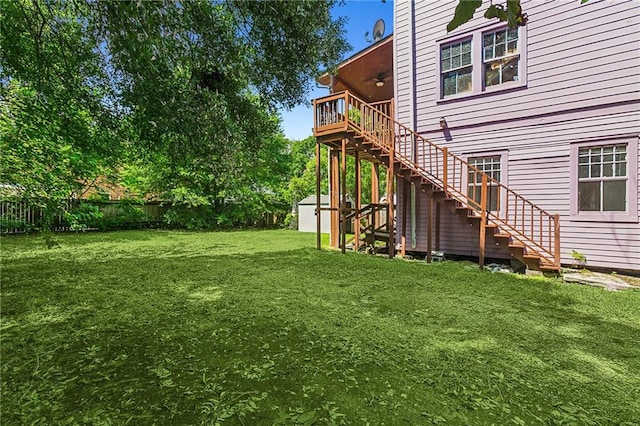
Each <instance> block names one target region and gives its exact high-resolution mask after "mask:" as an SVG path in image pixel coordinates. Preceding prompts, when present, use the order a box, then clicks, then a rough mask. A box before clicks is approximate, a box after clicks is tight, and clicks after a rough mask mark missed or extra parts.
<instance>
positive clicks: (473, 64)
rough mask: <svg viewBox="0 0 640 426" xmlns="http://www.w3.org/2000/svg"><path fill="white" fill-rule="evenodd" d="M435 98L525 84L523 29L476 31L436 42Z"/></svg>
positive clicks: (504, 28)
mask: <svg viewBox="0 0 640 426" xmlns="http://www.w3.org/2000/svg"><path fill="white" fill-rule="evenodd" d="M436 52H438V53H439V58H438V59H439V61H438V64H439V66H440V70H439V71H440V72H439V75H440V83H439V89H438V99H442V100H448V99H455V98H463V97H466V96H471V95H478V94H481V93H484V92H492V91H496V90H504V89H509V88H515V87H521V86H525V85H526V74H527V73H526V57H527V55H526V27H518V28H507V27H506V26H505V25H504V24H498V25H495V24H494V25H491V26H489V27H484V28H479V29H476V30H473V31H470V32H468V33H465V34H460V35H456V36H453V37H448V38H447V39H444V40H441V41H439V42H438V47H437V50H436Z"/></svg>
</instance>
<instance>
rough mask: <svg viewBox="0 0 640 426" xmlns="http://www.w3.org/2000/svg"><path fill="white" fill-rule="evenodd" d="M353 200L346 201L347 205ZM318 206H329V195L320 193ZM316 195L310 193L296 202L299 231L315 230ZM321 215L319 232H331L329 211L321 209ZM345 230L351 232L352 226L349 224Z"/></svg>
mask: <svg viewBox="0 0 640 426" xmlns="http://www.w3.org/2000/svg"><path fill="white" fill-rule="evenodd" d="M352 205H353V202H352V201H351V200H348V201H347V206H348V207H351V206H352ZM320 207H322V208H325V207H326V208H329V196H328V195H321V196H320ZM315 210H316V196H315V195H310V196H308V197H307V198H305V199H303V200H301V201H300V202H299V203H298V231H300V232H316V215H315ZM321 214H322V216H321V217H320V219H321V222H320V225H321V232H322V233H323V234H328V233H329V232H331V217H330V212H329V211H328V210H323V211H322V213H321ZM347 232H352V226H351V224H349V225H348V226H347Z"/></svg>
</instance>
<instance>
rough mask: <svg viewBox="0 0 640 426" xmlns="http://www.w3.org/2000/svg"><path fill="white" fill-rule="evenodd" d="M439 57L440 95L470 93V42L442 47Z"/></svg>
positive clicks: (465, 41)
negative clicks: (440, 74) (440, 73)
mask: <svg viewBox="0 0 640 426" xmlns="http://www.w3.org/2000/svg"><path fill="white" fill-rule="evenodd" d="M440 55H441V56H440V61H441V72H442V93H444V95H445V96H446V95H455V94H456V93H463V92H469V91H471V72H472V70H473V68H472V66H471V40H464V41H461V42H456V43H452V44H448V45H446V46H442V47H441V49H440Z"/></svg>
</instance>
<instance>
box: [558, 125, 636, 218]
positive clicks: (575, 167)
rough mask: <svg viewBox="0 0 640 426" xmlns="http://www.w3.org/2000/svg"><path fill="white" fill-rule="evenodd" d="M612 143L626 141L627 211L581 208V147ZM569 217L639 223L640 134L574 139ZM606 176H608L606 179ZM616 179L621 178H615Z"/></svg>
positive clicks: (594, 146)
mask: <svg viewBox="0 0 640 426" xmlns="http://www.w3.org/2000/svg"><path fill="white" fill-rule="evenodd" d="M610 145H626V153H627V156H626V157H627V158H626V161H627V163H626V168H627V176H626V200H627V205H626V210H625V211H580V210H579V206H578V194H579V179H580V177H579V176H580V175H579V163H578V162H579V152H580V149H581V148H596V147H601V146H610ZM569 161H570V191H569V193H570V219H571V220H572V221H583V222H627V223H638V222H639V220H638V219H639V218H638V137H637V136H635V137H622V138H611V139H599V140H595V141H588V142H575V143H572V144H571V146H570V155H569ZM604 180H607V179H604ZM614 180H622V179H618V178H614Z"/></svg>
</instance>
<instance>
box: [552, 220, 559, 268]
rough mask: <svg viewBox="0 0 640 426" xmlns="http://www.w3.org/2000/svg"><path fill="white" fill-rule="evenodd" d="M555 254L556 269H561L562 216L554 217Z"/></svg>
mask: <svg viewBox="0 0 640 426" xmlns="http://www.w3.org/2000/svg"><path fill="white" fill-rule="evenodd" d="M553 235H554V253H553V260H554V262H555V266H556V268H559V267H560V215H559V214H558V213H556V214H554V215H553Z"/></svg>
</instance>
